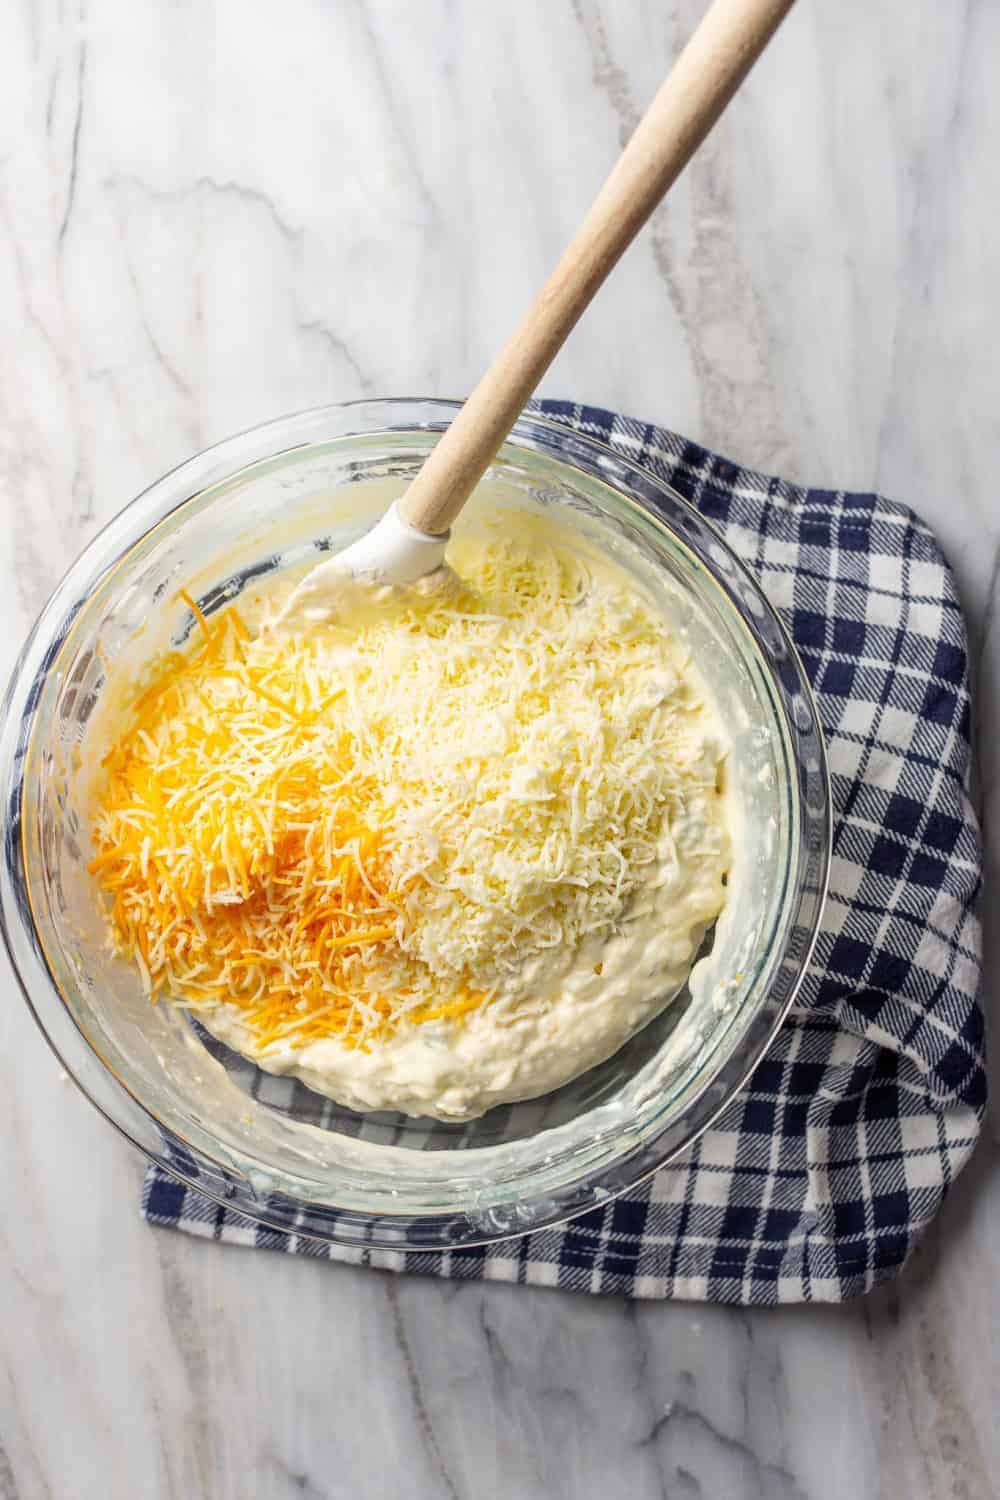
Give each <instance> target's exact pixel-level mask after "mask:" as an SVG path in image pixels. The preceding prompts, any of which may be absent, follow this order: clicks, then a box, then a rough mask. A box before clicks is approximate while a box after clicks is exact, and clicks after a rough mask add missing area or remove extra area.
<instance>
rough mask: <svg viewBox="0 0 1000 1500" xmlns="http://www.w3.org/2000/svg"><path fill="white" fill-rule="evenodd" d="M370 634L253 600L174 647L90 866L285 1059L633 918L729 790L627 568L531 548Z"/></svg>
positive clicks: (174, 985) (446, 998) (376, 617)
mask: <svg viewBox="0 0 1000 1500" xmlns="http://www.w3.org/2000/svg"><path fill="white" fill-rule="evenodd" d="M452 562H453V565H454V567H455V569H456V570H457V572H458V574H459V575H460V576H461V578H462V580H463V584H462V586H461V587H460V588H458V589H457V590H455V591H452V592H445V593H442V594H440V595H435V594H434V593H430V594H428V595H426V596H418V595H409V594H401V595H400V596H399V597H398V598H397V599H396V600H395V601H394V602H393V603H392V604H391V606H390V607H387V608H386V609H385V610H383V611H381V612H378V613H375V614H372V615H371V617H370V618H369V617H365V618H363V619H361V620H360V621H359V622H358V623H357V624H356V625H355V626H353V627H352V628H345V627H337V626H324V627H322V628H316V629H312V630H310V631H308V632H301V633H296V634H293V635H291V636H288V635H283V634H281V633H279V632H269V631H263V632H261V633H259V634H253V633H251V631H250V629H248V627H247V625H246V624H245V623H244V620H243V619H242V618H241V616H240V614H239V613H237V611H236V610H235V609H229V610H228V611H226V612H224V613H222V614H221V615H217V616H214V617H213V618H212V619H211V620H206V619H205V618H204V616H203V615H202V614H201V612H200V610H199V609H198V607H197V605H196V604H195V603H194V601H193V600H192V599H190V598H189V597H188V596H186V595H185V596H184V597H185V599H186V602H187V605H188V607H189V608H190V609H191V610H192V611H193V612H194V614H195V616H196V617H197V623H198V632H199V634H198V638H197V642H196V643H192V644H191V645H190V646H189V647H187V648H186V649H185V650H183V651H177V652H173V653H170V654H169V655H168V656H167V657H165V658H162V659H161V660H160V661H158V662H157V663H156V664H155V667H154V668H153V669H152V670H151V672H150V674H149V675H148V677H147V679H146V680H145V681H144V683H143V684H142V685H141V691H139V692H138V693H137V694H136V695H134V697H133V701H132V703H131V707H130V710H129V713H128V715H127V717H126V720H125V722H124V723H123V725H122V726H121V733H120V735H119V737H118V739H117V742H116V743H115V744H114V745H113V747H112V748H111V750H110V751H109V753H108V754H107V755H106V757H105V760H104V770H103V775H102V778H101V782H100V788H99V796H98V806H97V811H96V816H95V820H94V827H93V837H94V844H95V849H96V857H95V858H94V860H93V863H92V865H91V870H92V871H93V873H94V874H95V875H96V876H97V877H98V878H99V881H100V884H101V887H102V889H103V890H104V891H105V892H106V895H107V901H108V909H109V917H110V927H111V933H112V938H113V942H114V945H115V947H116V949H117V951H118V952H119V953H120V954H122V955H124V956H126V957H128V958H130V959H131V960H133V961H134V963H135V964H136V965H137V966H138V968H139V970H140V972H141V974H142V977H143V981H144V983H145V986H146V988H147V990H148V992H149V993H150V994H151V996H152V997H153V998H154V999H156V998H157V997H158V996H160V995H164V996H169V997H170V998H171V999H172V1000H173V1001H175V1002H177V1003H181V1004H185V1005H188V1006H190V1007H192V1008H203V1007H207V1008H212V1007H215V1006H218V1005H228V1006H232V1007H236V1008H238V1010H239V1013H240V1018H241V1021H242V1022H243V1023H245V1026H246V1028H247V1031H248V1034H249V1035H250V1036H251V1037H252V1038H253V1050H254V1051H255V1052H256V1053H257V1054H259V1055H267V1053H268V1049H272V1048H274V1047H276V1046H279V1045H280V1046H284V1047H287V1046H288V1045H289V1044H292V1045H295V1046H299V1045H303V1046H304V1045H306V1044H307V1043H309V1042H311V1041H313V1040H316V1039H320V1038H331V1037H333V1038H338V1039H339V1040H341V1041H342V1042H343V1044H344V1045H346V1046H350V1047H358V1046H360V1047H362V1048H364V1049H366V1050H367V1049H369V1048H371V1047H372V1046H374V1045H376V1044H377V1042H378V1040H379V1039H380V1038H382V1037H385V1036H388V1035H391V1034H393V1033H394V1032H395V1031H396V1030H397V1029H398V1028H399V1027H400V1026H404V1025H423V1024H425V1023H427V1022H429V1021H434V1020H438V1021H440V1020H445V1019H448V1020H455V1021H458V1022H460V1018H461V1017H462V1016H463V1015H464V1014H465V1013H467V1012H468V1011H470V1010H472V1009H473V1008H476V1007H479V1006H482V1005H484V1004H488V1003H490V1001H491V999H492V998H493V997H494V996H496V995H498V994H505V995H508V994H510V993H511V992H512V990H513V992H516V981H517V975H518V973H519V972H520V971H521V970H522V969H523V967H524V964H525V960H526V958H531V959H533V960H537V959H538V958H539V957H542V958H544V955H545V954H546V952H551V953H553V954H557V953H559V952H562V953H565V952H566V951H567V950H570V951H571V950H573V949H575V948H577V947H578V946H579V945H580V944H581V943H583V942H584V941H585V940H587V939H588V938H593V937H595V936H598V937H599V936H600V935H602V934H611V933H612V932H613V931H615V930H616V927H617V925H618V924H619V923H620V922H621V920H622V918H623V916H624V915H625V914H626V913H627V910H628V906H629V902H630V899H631V898H632V896H633V894H634V893H635V891H636V889H637V887H638V886H639V885H640V883H641V882H642V881H643V880H644V879H645V878H647V876H648V872H649V870H650V867H651V866H653V865H654V864H660V865H662V863H663V861H664V859H666V860H667V861H668V862H669V858H670V847H671V822H672V819H674V818H675V817H677V816H679V815H682V814H683V810H684V809H683V798H684V796H690V793H691V789H692V788H694V789H695V791H701V792H704V793H705V794H706V795H708V794H714V792H715V778H716V774H717V765H718V756H717V754H712V753H709V751H708V750H707V749H706V744H705V736H704V732H703V726H702V725H700V724H699V723H698V722H697V718H698V710H699V709H700V707H701V703H700V700H699V698H698V696H697V691H696V689H694V688H693V687H692V684H691V680H690V678H686V677H685V675H684V672H683V666H684V660H683V655H682V653H681V652H680V650H679V648H678V645H677V642H676V641H675V640H674V639H672V638H671V636H670V634H669V632H668V631H667V629H666V627H665V625H664V623H663V621H662V620H661V619H660V618H659V617H657V615H656V614H655V613H654V612H653V610H652V609H651V608H650V607H649V606H648V605H647V604H646V603H645V602H644V601H643V599H642V598H641V596H640V595H639V594H638V593H637V592H636V591H635V590H634V589H633V588H630V587H629V586H628V584H627V583H626V582H625V580H624V578H616V577H611V576H603V575H598V574H596V573H593V572H592V571H591V569H590V568H589V567H588V565H587V564H586V563H585V562H583V561H582V560H581V559H580V558H578V557H577V556H576V555H575V554H573V553H571V552H570V551H568V550H563V549H562V548H553V547H552V546H551V545H548V544H546V543H544V542H542V541H540V540H537V539H533V540H531V541H530V543H529V544H528V545H525V546H523V547H522V546H518V545H516V544H515V543H513V542H511V541H509V540H498V539H495V538H494V539H492V540H487V541H485V542H484V541H469V542H466V543H463V544H461V545H457V546H456V547H455V548H454V551H453V554H452Z"/></svg>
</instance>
